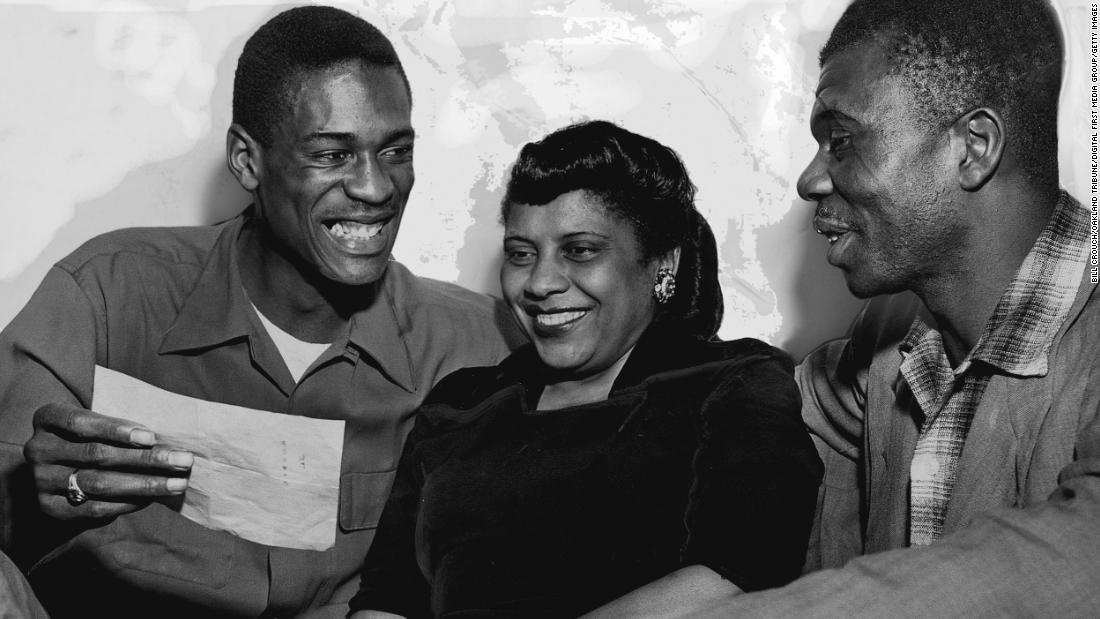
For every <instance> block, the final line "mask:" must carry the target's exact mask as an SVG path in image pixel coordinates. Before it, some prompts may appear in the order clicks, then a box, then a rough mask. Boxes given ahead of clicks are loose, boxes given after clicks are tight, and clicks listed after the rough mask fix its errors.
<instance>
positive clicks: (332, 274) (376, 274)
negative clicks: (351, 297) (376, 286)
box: [322, 256, 390, 288]
mask: <svg viewBox="0 0 1100 619" xmlns="http://www.w3.org/2000/svg"><path fill="white" fill-rule="evenodd" d="M389 263H390V261H389V257H388V256H383V257H378V258H375V259H371V260H369V261H365V263H361V262H359V261H357V262H356V263H353V264H344V265H339V266H338V267H337V266H334V265H330V266H329V267H328V268H326V269H325V270H324V271H323V272H322V275H323V276H324V277H325V279H326V280H328V281H329V282H330V283H332V284H336V285H338V286H345V287H351V288H357V287H362V286H369V285H371V284H373V283H375V282H377V281H378V280H380V279H382V276H384V275H385V274H386V268H387V267H388V266H389Z"/></svg>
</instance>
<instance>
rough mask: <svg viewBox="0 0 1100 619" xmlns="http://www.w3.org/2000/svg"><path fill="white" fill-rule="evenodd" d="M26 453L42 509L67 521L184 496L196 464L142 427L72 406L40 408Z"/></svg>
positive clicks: (189, 457) (101, 515)
mask: <svg viewBox="0 0 1100 619" xmlns="http://www.w3.org/2000/svg"><path fill="white" fill-rule="evenodd" d="M24 456H25V457H26V460H27V462H29V463H30V465H31V467H32V469H33V471H34V478H35V484H36V486H37V488H38V501H39V504H40V505H41V507H42V509H43V511H44V512H46V513H47V514H49V515H51V516H53V517H55V518H61V519H78V518H106V517H113V516H118V515H121V514H125V513H127V512H132V511H135V510H137V509H140V508H141V507H144V506H145V505H147V504H148V503H149V502H150V501H152V500H153V499H156V498H158V497H168V496H174V495H179V494H182V493H183V492H184V490H186V488H187V477H186V475H187V473H188V472H189V471H190V469H191V464H192V462H193V456H192V454H191V453H190V452H187V451H183V450H179V449H172V448H169V447H166V446H163V445H156V436H155V435H154V434H153V432H152V431H150V430H149V429H147V428H145V427H144V426H141V425H139V424H136V423H133V422H131V421H127V420H125V419H119V418H116V417H108V416H106V415H100V414H98V413H95V412H93V411H90V410H87V409H84V408H80V407H78V406H72V405H69V404H47V405H44V406H42V407H41V408H39V409H38V410H37V411H36V412H35V415H34V434H33V436H32V437H31V439H30V440H29V441H27V443H26V445H25V447H24Z"/></svg>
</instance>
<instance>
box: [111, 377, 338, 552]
mask: <svg viewBox="0 0 1100 619" xmlns="http://www.w3.org/2000/svg"><path fill="white" fill-rule="evenodd" d="M92 410H93V411H95V412H97V413H100V414H101V415H110V416H112V417H119V418H122V419H128V420H130V421H133V422H136V423H139V424H141V425H143V426H145V427H147V428H149V429H150V430H152V431H153V433H154V434H156V436H157V443H158V444H164V445H169V446H171V447H175V448H179V449H183V450H186V451H190V452H191V453H193V454H194V455H195V463H194V465H193V466H192V467H191V477H190V482H189V485H188V488H187V492H186V493H185V494H184V497H183V507H182V508H181V509H180V514H182V515H183V516H186V517H187V518H190V519H191V520H194V521H195V522H197V523H199V524H201V525H203V526H205V527H209V528H211V529H217V530H221V531H228V532H229V533H232V534H234V535H238V536H240V537H242V538H244V539H247V540H251V541H254V542H258V543H261V544H266V545H269V546H283V547H286V548H301V549H306V550H325V549H326V548H331V547H332V546H333V545H334V544H335V543H336V518H337V513H338V511H339V501H340V458H341V455H342V450H343V444H344V422H343V421H341V420H332V419H313V418H310V417H298V416H295V415H281V414H277V413H271V412H267V411H260V410H255V409H250V408H245V407H242V406H233V405H231V404H221V403H218V402H209V401H206V400H200V399H197V398H192V397H188V396H184V395H180V394H177V393H172V392H170V391H165V390H164V389H160V388H159V387H154V386H153V385H150V384H148V383H145V382H142V381H140V380H138V379H136V378H133V377H131V376H127V375H125V374H122V373H120V372H116V371H114V370H110V369H107V368H104V367H100V366H96V368H95V387H94V391H93V396H92Z"/></svg>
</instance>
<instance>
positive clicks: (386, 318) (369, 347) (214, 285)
mask: <svg viewBox="0 0 1100 619" xmlns="http://www.w3.org/2000/svg"><path fill="white" fill-rule="evenodd" d="M248 217H249V214H248V212H246V213H244V214H242V215H240V216H238V217H236V218H234V219H232V220H230V221H228V222H226V223H224V224H221V225H222V226H223V228H222V230H221V232H220V233H219V234H218V237H217V239H216V240H215V242H214V246H213V248H212V250H211V251H210V255H209V257H208V259H207V261H206V264H205V265H203V267H202V272H201V273H200V274H199V278H198V280H197V282H196V284H195V287H194V288H193V289H192V290H191V293H190V294H189V295H188V297H187V299H186V300H185V301H184V303H183V305H182V306H181V308H180V313H179V315H178V316H177V317H176V320H175V321H174V322H173V323H172V326H171V327H169V328H168V330H167V331H166V332H165V334H164V338H163V339H162V341H161V346H160V353H161V354H168V353H175V352H181V351H188V350H196V349H203V348H211V347H214V346H219V345H222V344H226V343H229V342H232V341H235V340H240V339H242V338H253V337H257V336H258V334H259V332H260V331H259V329H260V328H261V327H260V325H259V319H258V318H256V317H255V316H254V312H253V311H252V308H251V305H250V302H249V300H248V297H247V296H246V294H245V290H244V283H243V282H242V281H241V275H240V265H239V263H238V260H237V252H236V245H237V238H238V237H239V235H240V232H241V229H242V228H243V227H244V224H245V222H246V220H247V219H248ZM395 267H396V268H395ZM414 277H415V276H413V275H412V274H411V273H409V272H408V270H407V269H404V268H403V267H401V266H400V265H399V264H397V263H396V262H391V263H390V264H389V267H388V268H387V269H386V272H385V274H384V275H383V277H382V281H381V282H380V283H379V284H378V285H377V286H376V290H377V291H378V294H377V295H376V296H375V299H374V302H373V303H371V304H370V305H369V306H368V307H367V308H365V309H363V310H360V311H359V312H357V313H356V314H355V315H354V316H352V318H351V321H350V324H349V327H348V331H347V335H346V341H345V342H343V346H339V347H338V348H340V349H349V350H350V351H353V352H352V354H353V355H360V354H365V355H366V356H368V357H369V358H370V359H371V360H372V361H373V364H374V365H375V366H377V367H378V368H379V369H380V370H381V371H382V372H384V373H385V374H386V375H387V376H388V377H389V379H390V380H392V381H393V382H394V383H396V384H397V385H399V386H400V387H402V388H403V389H405V390H407V391H410V392H412V391H415V388H416V387H415V386H416V384H417V383H416V373H415V371H414V368H413V364H412V362H411V359H410V356H409V353H408V349H407V348H406V346H405V341H404V338H403V335H402V334H404V333H406V332H407V331H408V330H409V327H410V325H409V324H408V323H409V317H408V316H407V315H406V313H403V312H399V311H398V308H397V306H396V304H395V302H394V299H395V298H403V297H404V296H407V289H408V288H409V286H410V285H411V279H413V278H414ZM257 339H262V338H258V337H257ZM250 343H251V346H252V350H253V351H255V350H256V348H257V344H258V342H257V341H255V340H253V341H251V342H250ZM337 343H340V342H337Z"/></svg>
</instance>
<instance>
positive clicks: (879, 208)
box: [798, 43, 968, 297]
mask: <svg viewBox="0 0 1100 619" xmlns="http://www.w3.org/2000/svg"><path fill="white" fill-rule="evenodd" d="M887 68H888V67H887V64H886V55H885V51H884V50H883V48H882V47H880V46H879V45H878V44H874V43H870V44H864V45H862V46H858V47H855V48H851V49H848V50H846V51H844V52H841V53H840V54H837V55H836V56H834V57H833V58H831V59H830V60H829V61H828V62H826V63H825V65H824V66H823V67H822V70H821V80H820V82H819V84H818V89H817V100H816V102H815V103H814V109H813V116H812V119H811V121H810V122H811V125H810V126H811V130H812V132H813V135H814V139H815V140H816V141H817V143H818V149H817V153H816V154H815V156H814V158H813V160H812V161H811V162H810V164H809V166H807V167H806V170H805V171H803V172H802V175H801V176H800V177H799V179H798V193H799V195H800V196H802V198H803V199H804V200H810V201H813V202H816V203H817V210H816V213H815V217H814V227H815V228H816V229H817V230H818V232H819V233H821V234H823V235H825V237H826V238H827V239H828V241H829V249H828V260H829V264H832V265H833V266H836V267H839V268H840V269H842V270H843V271H844V277H845V280H846V281H847V283H848V288H849V289H850V290H851V291H852V293H853V294H855V295H856V296H859V297H869V296H874V295H878V294H887V293H894V292H899V291H901V290H905V289H914V288H920V287H921V286H922V285H923V283H924V282H926V281H927V280H929V279H931V278H935V277H936V276H937V275H939V274H942V273H943V272H944V269H953V268H957V266H958V260H959V256H961V255H962V254H963V252H962V248H963V246H964V244H965V243H966V242H967V236H968V235H967V229H966V227H965V225H964V220H963V219H962V217H961V213H960V212H959V211H958V209H957V208H956V207H955V205H954V204H953V203H952V201H951V199H950V195H949V191H950V190H951V188H952V182H953V179H954V178H955V176H954V175H955V172H956V166H957V165H958V163H959V162H957V161H956V162H952V161H951V159H952V157H951V156H950V146H951V142H950V133H949V128H946V127H945V128H933V127H929V126H927V124H925V123H922V122H921V121H920V120H919V118H918V115H917V113H916V112H915V111H914V110H915V104H914V101H913V99H912V95H911V94H910V92H909V90H908V89H907V88H906V85H905V82H904V80H903V78H902V77H900V76H896V75H886V72H887ZM955 187H956V188H957V184H956V185H955Z"/></svg>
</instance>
